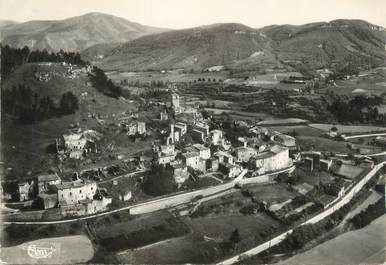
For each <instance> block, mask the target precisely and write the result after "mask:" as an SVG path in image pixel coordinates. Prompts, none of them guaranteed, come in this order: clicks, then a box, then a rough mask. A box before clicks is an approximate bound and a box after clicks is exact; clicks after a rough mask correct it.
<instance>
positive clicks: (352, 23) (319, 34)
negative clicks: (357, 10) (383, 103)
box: [262, 20, 386, 68]
mask: <svg viewBox="0 0 386 265" xmlns="http://www.w3.org/2000/svg"><path fill="white" fill-rule="evenodd" d="M262 31H263V32H264V34H266V35H267V37H269V38H270V39H271V40H272V46H273V49H274V50H275V51H276V52H277V54H278V55H279V59H280V60H283V61H285V62H289V63H294V64H296V63H298V62H301V63H303V64H305V65H306V66H308V67H312V68H319V67H325V66H328V65H329V64H331V63H334V62H337V63H339V62H343V61H348V60H350V61H354V62H356V63H358V64H370V65H381V64H385V62H386V52H385V44H386V31H384V29H382V28H381V27H378V26H375V25H372V24H369V23H367V22H365V21H361V20H334V21H331V22H329V23H312V24H306V25H302V26H291V25H283V26H270V27H266V28H263V29H262Z"/></svg>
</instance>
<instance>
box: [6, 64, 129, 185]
mask: <svg viewBox="0 0 386 265" xmlns="http://www.w3.org/2000/svg"><path fill="white" fill-rule="evenodd" d="M52 69H55V71H57V72H60V73H62V72H65V71H66V69H65V68H64V67H62V66H59V65H56V66H53V68H52ZM35 70H39V71H44V70H48V68H47V66H39V65H37V64H27V65H23V66H21V67H20V68H18V69H17V70H16V71H15V72H14V73H13V74H12V76H11V77H10V78H9V79H8V80H5V81H4V88H12V86H17V85H18V84H25V85H27V86H28V87H30V88H31V89H33V90H34V91H37V92H38V94H39V95H40V96H43V95H49V96H51V97H52V98H53V99H55V100H59V98H60V96H61V94H62V93H65V92H67V91H72V92H73V93H74V94H75V95H76V96H77V97H78V98H79V101H80V109H79V111H77V112H76V113H75V114H72V115H67V116H62V117H56V118H52V119H49V120H46V121H42V122H38V123H36V124H30V125H29V124H27V125H26V124H20V123H17V122H14V121H11V120H10V119H9V118H8V117H4V120H3V128H2V143H3V145H2V151H3V156H4V162H5V167H6V168H7V167H12V168H13V169H14V170H15V171H16V173H18V175H19V177H21V178H24V177H25V174H26V173H27V172H28V171H32V173H39V172H44V171H45V170H47V169H49V168H52V167H53V168H55V167H56V166H57V161H56V160H55V159H54V156H53V155H49V154H47V152H46V147H47V146H48V145H49V144H51V143H54V140H55V138H57V137H59V136H61V135H62V134H63V133H66V132H68V127H69V125H70V124H76V123H78V122H79V123H80V126H81V127H82V128H86V127H87V128H94V127H98V123H97V121H96V120H95V119H92V118H89V117H88V114H89V113H97V114H101V115H103V117H102V119H105V120H107V121H108V120H111V119H113V116H112V115H113V114H117V113H122V112H124V111H126V110H128V109H129V108H130V107H131V106H130V104H128V103H126V102H124V101H123V100H116V99H113V98H109V97H107V96H104V95H102V94H101V93H99V92H97V91H96V90H95V89H94V88H93V87H88V86H86V81H87V79H88V77H86V76H80V77H79V78H76V79H73V80H72V79H69V78H63V77H54V78H53V79H51V80H50V81H49V82H39V81H37V80H35V78H34V76H33V73H34V71H35ZM83 92H87V93H88V96H87V97H86V98H82V97H81V96H80V94H81V93H83Z"/></svg>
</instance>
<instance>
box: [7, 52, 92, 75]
mask: <svg viewBox="0 0 386 265" xmlns="http://www.w3.org/2000/svg"><path fill="white" fill-rule="evenodd" d="M36 62H54V63H59V62H66V63H70V64H75V65H80V66H85V65H87V62H85V61H83V60H82V59H81V57H80V54H79V53H78V52H76V53H75V52H65V51H63V50H60V51H59V52H58V53H53V52H52V53H49V52H48V51H47V50H43V51H39V50H34V51H30V49H29V48H28V47H27V46H24V48H22V49H15V48H11V47H9V46H8V45H6V46H4V47H1V77H2V78H4V79H5V78H7V77H8V76H9V74H10V73H11V72H13V70H15V68H16V67H17V66H19V65H22V64H25V63H36Z"/></svg>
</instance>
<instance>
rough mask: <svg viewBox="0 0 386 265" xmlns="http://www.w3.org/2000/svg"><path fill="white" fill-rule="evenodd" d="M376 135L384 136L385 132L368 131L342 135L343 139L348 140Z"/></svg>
mask: <svg viewBox="0 0 386 265" xmlns="http://www.w3.org/2000/svg"><path fill="white" fill-rule="evenodd" d="M376 136H386V133H369V134H360V135H352V136H344V137H343V139H345V140H349V139H355V138H365V137H376Z"/></svg>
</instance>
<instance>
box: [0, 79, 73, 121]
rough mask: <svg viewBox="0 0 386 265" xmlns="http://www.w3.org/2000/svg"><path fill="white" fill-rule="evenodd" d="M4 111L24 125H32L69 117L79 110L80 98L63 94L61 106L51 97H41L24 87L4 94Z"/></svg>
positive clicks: (15, 88)
mask: <svg viewBox="0 0 386 265" xmlns="http://www.w3.org/2000/svg"><path fill="white" fill-rule="evenodd" d="M2 107H3V108H2V110H3V111H4V112H5V113H8V114H11V115H13V116H15V117H17V118H18V119H19V120H20V121H21V122H23V123H32V122H35V121H40V120H45V119H49V118H52V117H54V116H61V115H68V114H72V113H75V111H77V110H78V108H79V104H78V98H77V97H76V96H75V95H74V94H72V92H66V93H64V94H62V97H61V99H60V102H59V105H58V106H57V105H56V104H55V102H54V101H53V100H52V98H51V97H49V96H44V97H39V95H38V94H37V93H36V92H33V91H32V89H30V88H29V87H26V86H24V85H19V86H18V87H13V88H12V89H10V90H8V89H5V90H3V92H2Z"/></svg>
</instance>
